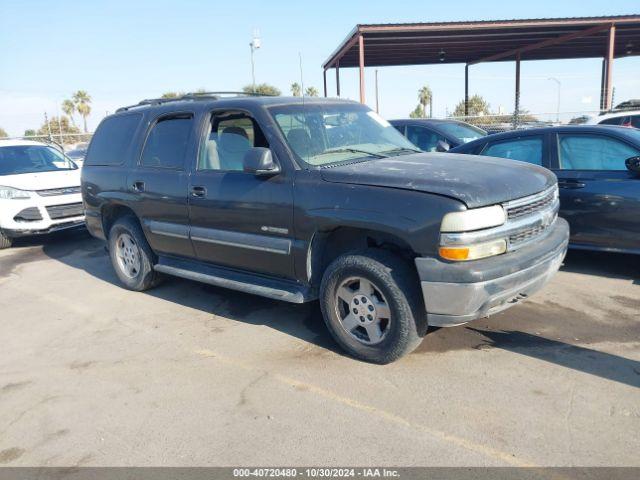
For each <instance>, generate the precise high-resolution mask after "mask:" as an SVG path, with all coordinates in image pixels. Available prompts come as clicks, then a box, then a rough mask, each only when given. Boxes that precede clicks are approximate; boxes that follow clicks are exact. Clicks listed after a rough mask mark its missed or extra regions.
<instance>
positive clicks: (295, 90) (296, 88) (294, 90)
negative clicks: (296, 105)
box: [291, 82, 302, 97]
mask: <svg viewBox="0 0 640 480" xmlns="http://www.w3.org/2000/svg"><path fill="white" fill-rule="evenodd" d="M291 95H293V96H294V97H299V96H300V95H302V87H301V86H300V84H299V83H298V82H294V83H292V84H291Z"/></svg>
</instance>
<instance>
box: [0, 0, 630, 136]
mask: <svg viewBox="0 0 640 480" xmlns="http://www.w3.org/2000/svg"><path fill="white" fill-rule="evenodd" d="M633 13H640V2H638V1H637V0H633V1H632V0H625V1H620V0H607V1H604V0H578V1H575V0H537V1H535V2H522V1H517V0H511V1H508V2H507V1H494V0H483V1H477V0H473V1H467V0H456V1H455V2H444V1H433V0H422V1H414V0H406V1H404V0H395V1H389V0H385V1H378V0H369V1H360V0H349V1H345V0H339V1H334V0H322V1H314V2H305V1H303V0H298V1H295V2H294V1H276V0H271V1H262V2H261V1H254V0H243V1H242V2H230V1H228V0H227V1H224V2H221V1H216V0H208V1H204V0H202V1H193V0H183V1H178V0H173V1H169V0H154V1H149V0H139V1H137V0H111V1H101V0H92V1H81V0H78V1H69V0H57V1H54V2H52V1H50V0H46V1H41V0H30V1H28V2H25V1H18V0H0V52H1V53H0V127H2V128H4V129H5V130H6V131H7V132H8V133H9V134H10V135H22V134H23V133H24V130H25V129H28V128H35V129H37V128H39V127H40V126H41V125H42V123H43V119H44V112H47V113H48V115H49V117H51V116H54V115H57V114H58V113H59V111H60V104H61V103H62V101H63V100H64V99H65V98H69V97H70V96H71V94H72V93H73V92H74V91H76V90H79V89H82V90H86V91H87V92H89V94H90V95H91V97H92V99H93V101H92V109H93V110H92V113H91V115H90V117H89V119H88V125H89V130H90V131H91V130H93V129H94V128H95V127H96V125H97V124H98V123H99V121H100V120H101V119H102V118H103V117H104V116H105V115H106V114H107V113H108V112H113V111H114V110H115V109H117V108H118V107H120V106H123V105H129V104H132V103H137V102H138V101H139V100H141V99H144V98H153V97H157V96H160V95H161V94H162V93H163V92H165V91H185V92H186V91H193V90H196V89H199V88H205V89H207V90H216V91H220V90H239V89H241V88H242V87H243V86H244V85H248V84H250V83H251V63H250V49H249V42H250V41H251V38H252V35H253V32H254V31H255V30H258V31H259V34H260V38H261V42H262V46H261V48H260V49H259V50H258V51H256V53H255V70H256V82H258V83H261V82H267V83H270V84H273V85H275V86H277V87H278V88H280V90H282V92H283V93H287V94H288V93H289V87H290V85H291V83H293V82H296V81H297V82H300V78H301V68H300V57H301V58H302V79H303V81H304V85H305V86H310V85H313V86H315V87H316V88H317V89H318V90H319V91H322V68H321V64H322V63H323V62H324V61H325V60H326V59H327V57H328V56H329V55H330V54H331V53H332V52H333V50H334V49H335V48H336V47H337V45H338V44H339V43H340V42H341V41H342V40H343V39H344V38H345V37H346V36H347V34H348V33H349V32H350V31H351V30H352V29H353V28H354V26H355V25H356V24H358V23H390V22H435V21H459V20H490V19H510V18H540V17H568V16H597V15H622V14H633ZM378 70H379V73H378V80H379V98H380V113H381V115H382V116H384V117H386V118H401V117H406V116H408V114H409V112H411V111H412V110H413V109H414V108H415V106H416V104H417V91H418V89H419V88H420V87H421V86H423V85H424V84H428V85H429V86H430V88H431V90H432V91H433V98H434V100H433V107H434V116H444V115H446V114H447V112H450V111H451V110H453V108H454V107H455V105H456V103H457V102H458V101H460V100H461V99H462V97H463V96H464V65H433V66H417V67H383V68H379V69H378ZM600 71H601V60H600V59H586V60H554V61H538V62H524V61H523V62H522V65H521V76H522V77H521V89H522V93H521V105H522V107H523V108H525V109H527V110H529V111H530V112H534V113H541V114H542V113H546V114H549V115H547V116H551V114H552V113H553V112H555V111H556V108H557V98H558V97H557V96H558V90H557V89H558V86H557V85H556V83H555V82H554V81H551V80H549V78H550V77H554V78H556V79H558V80H560V82H561V90H560V92H561V100H560V102H561V106H560V108H561V110H562V111H564V112H581V111H593V110H596V109H597V107H598V102H599V89H600ZM470 72H471V73H470V94H475V93H478V94H481V95H482V96H483V97H484V98H485V99H487V100H488V101H489V103H490V104H491V108H492V110H494V111H498V109H500V108H502V109H503V110H504V111H512V110H513V95H514V93H513V90H514V75H515V67H514V63H513V62H496V63H490V64H481V65H477V66H473V67H471V69H470ZM357 74H358V72H357V69H341V93H342V96H343V97H346V98H352V99H358V77H357ZM365 75H366V82H367V85H368V93H369V95H368V97H367V103H368V104H369V106H371V107H374V106H375V100H374V98H373V95H372V92H373V88H372V87H373V84H374V83H373V82H374V75H375V69H374V68H368V69H366V74H365ZM327 77H328V87H329V93H330V95H334V94H335V81H334V78H335V75H334V74H333V71H332V70H330V71H329V72H328V75H327ZM613 78H614V82H613V83H614V87H615V89H616V90H615V92H616V93H615V102H616V103H617V102H620V101H623V100H625V99H628V98H640V57H630V58H623V59H617V60H616V61H615V64H614V68H613ZM79 120H80V119H79V118H78V119H76V122H78V123H80V122H79Z"/></svg>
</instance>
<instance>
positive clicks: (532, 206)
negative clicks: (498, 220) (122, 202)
mask: <svg viewBox="0 0 640 480" xmlns="http://www.w3.org/2000/svg"><path fill="white" fill-rule="evenodd" d="M556 197H557V187H552V188H550V189H548V190H546V191H544V192H542V194H539V195H534V196H532V197H528V198H523V199H521V200H518V201H514V202H509V203H508V204H506V205H505V207H506V210H507V218H508V219H509V220H513V219H516V218H520V217H524V216H525V215H531V214H532V213H535V212H539V211H540V210H544V209H545V208H547V207H549V206H550V205H551V204H553V202H554V200H555V199H556Z"/></svg>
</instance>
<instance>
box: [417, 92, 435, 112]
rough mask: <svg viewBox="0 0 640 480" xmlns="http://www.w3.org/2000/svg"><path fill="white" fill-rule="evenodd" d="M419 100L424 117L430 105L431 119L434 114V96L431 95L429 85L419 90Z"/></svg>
mask: <svg viewBox="0 0 640 480" xmlns="http://www.w3.org/2000/svg"><path fill="white" fill-rule="evenodd" d="M418 100H419V101H420V105H422V112H423V115H424V114H426V112H427V105H429V117H431V115H432V114H433V110H432V108H431V105H432V104H431V101H432V100H433V95H432V93H431V89H430V88H429V86H428V85H425V86H424V87H422V88H421V89H420V90H418Z"/></svg>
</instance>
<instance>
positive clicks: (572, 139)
mask: <svg viewBox="0 0 640 480" xmlns="http://www.w3.org/2000/svg"><path fill="white" fill-rule="evenodd" d="M637 155H640V150H639V149H637V148H634V147H632V146H631V145H627V144H626V143H624V142H621V141H620V140H617V139H615V138H611V137H605V136H604V135H575V134H559V135H558V158H559V160H560V168H561V169H562V170H626V169H627V167H626V166H625V163H624V162H625V160H626V159H627V158H629V157H635V156H637Z"/></svg>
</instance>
